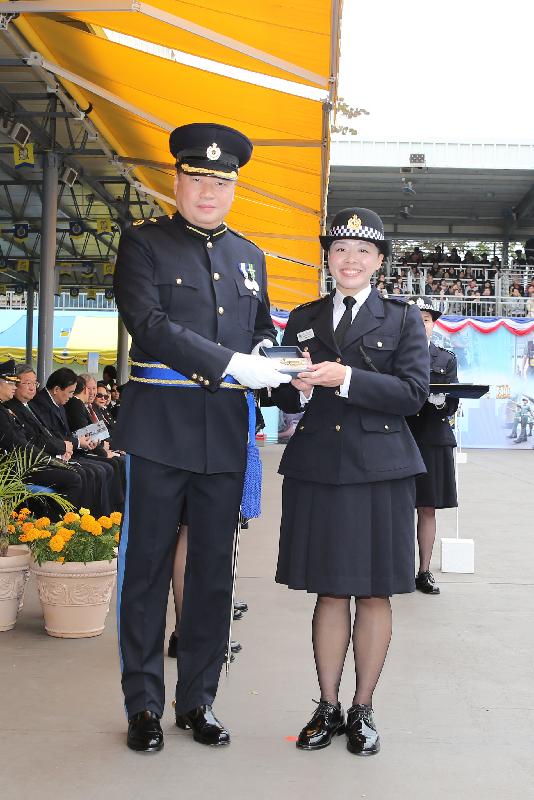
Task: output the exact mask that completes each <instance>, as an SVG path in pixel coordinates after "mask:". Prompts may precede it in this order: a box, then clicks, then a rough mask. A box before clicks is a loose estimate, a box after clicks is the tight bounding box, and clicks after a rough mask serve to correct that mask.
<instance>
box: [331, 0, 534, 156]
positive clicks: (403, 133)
mask: <svg viewBox="0 0 534 800" xmlns="http://www.w3.org/2000/svg"><path fill="white" fill-rule="evenodd" d="M339 94H340V95H341V96H342V97H344V99H345V100H346V101H347V102H348V103H349V104H350V105H352V106H355V107H357V108H365V109H366V110H367V111H369V112H370V115H369V116H361V117H357V118H356V119H355V120H353V121H352V123H348V124H350V125H351V127H354V128H356V129H357V130H358V134H359V138H361V139H378V140H380V139H384V138H392V139H399V138H406V137H410V138H412V139H416V140H419V139H421V138H425V137H426V138H430V137H432V138H440V139H448V140H449V141H455V140H457V139H464V140H465V139H467V140H470V141H481V140H491V141H502V140H505V141H509V142H517V141H525V140H527V141H534V3H533V2H532V0H530V2H529V1H528V0H506V2H503V0H500V2H494V1H493V2H492V1H491V0H485V2H484V1H483V0H447V2H437V0H426V2H423V0H401V1H400V2H399V1H398V0H396V1H395V0H374V2H366V3H363V2H362V0H344V7H343V27H342V39H341V63H340V91H339Z"/></svg>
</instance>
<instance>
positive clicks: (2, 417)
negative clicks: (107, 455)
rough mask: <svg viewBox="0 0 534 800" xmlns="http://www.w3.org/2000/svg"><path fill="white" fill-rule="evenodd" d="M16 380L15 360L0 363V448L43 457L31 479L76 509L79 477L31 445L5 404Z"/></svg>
mask: <svg viewBox="0 0 534 800" xmlns="http://www.w3.org/2000/svg"><path fill="white" fill-rule="evenodd" d="M17 382H18V378H17V377H16V375H15V362H14V361H13V360H11V361H5V362H4V363H3V364H0V449H1V450H2V451H4V452H6V453H9V452H11V451H12V450H15V449H17V448H19V449H21V450H25V451H26V452H27V453H29V454H30V455H31V456H32V457H33V458H34V459H39V460H41V461H43V459H44V461H45V462H46V463H44V464H43V465H42V466H38V467H36V469H35V470H34V471H33V472H32V473H31V475H30V476H29V477H30V479H31V481H33V482H35V483H37V484H39V485H40V486H49V487H50V488H52V489H54V490H55V491H56V492H59V493H60V494H62V495H64V496H65V497H66V498H67V500H69V501H70V502H71V503H72V504H73V505H74V506H75V507H76V508H79V507H80V506H81V504H82V479H81V477H80V476H79V475H78V473H77V472H76V471H75V470H73V469H70V468H69V467H68V466H67V465H66V464H65V463H63V462H62V461H60V460H59V459H56V458H53V457H51V456H49V455H47V454H46V453H44V452H43V450H42V449H40V448H38V447H36V446H35V445H34V444H32V443H31V442H30V441H29V439H28V437H27V436H26V432H25V430H24V426H23V425H22V424H21V423H20V422H19V420H18V419H17V417H16V416H15V414H13V412H12V411H11V410H10V409H8V408H6V406H5V403H7V402H8V401H9V400H12V399H13V396H14V394H15V389H16V386H17ZM57 510H58V509H57V508H56V507H51V508H50V509H48V512H49V513H50V514H51V515H52V514H55V513H57Z"/></svg>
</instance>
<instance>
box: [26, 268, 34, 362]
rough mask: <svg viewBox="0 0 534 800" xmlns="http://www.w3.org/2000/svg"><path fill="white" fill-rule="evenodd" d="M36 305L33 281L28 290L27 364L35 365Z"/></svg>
mask: <svg viewBox="0 0 534 800" xmlns="http://www.w3.org/2000/svg"><path fill="white" fill-rule="evenodd" d="M34 304H35V286H34V283H33V281H30V282H29V283H28V287H27V289H26V358H25V362H26V364H29V365H32V363H33V307H34Z"/></svg>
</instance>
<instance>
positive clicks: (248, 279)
mask: <svg viewBox="0 0 534 800" xmlns="http://www.w3.org/2000/svg"><path fill="white" fill-rule="evenodd" d="M239 271H240V273H241V274H242V275H243V278H244V279H245V286H246V288H247V289H248V290H249V292H252V291H255V292H259V290H260V285H259V283H258V281H257V280H256V268H255V267H254V264H245V262H244V261H242V262H241V263H240V264H239Z"/></svg>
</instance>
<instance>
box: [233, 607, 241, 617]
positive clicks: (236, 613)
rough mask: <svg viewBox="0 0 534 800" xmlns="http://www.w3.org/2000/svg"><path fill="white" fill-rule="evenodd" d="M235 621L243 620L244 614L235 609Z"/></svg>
mask: <svg viewBox="0 0 534 800" xmlns="http://www.w3.org/2000/svg"><path fill="white" fill-rule="evenodd" d="M233 617H234V619H243V612H242V611H240V610H239V609H235V608H234V615H233Z"/></svg>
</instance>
